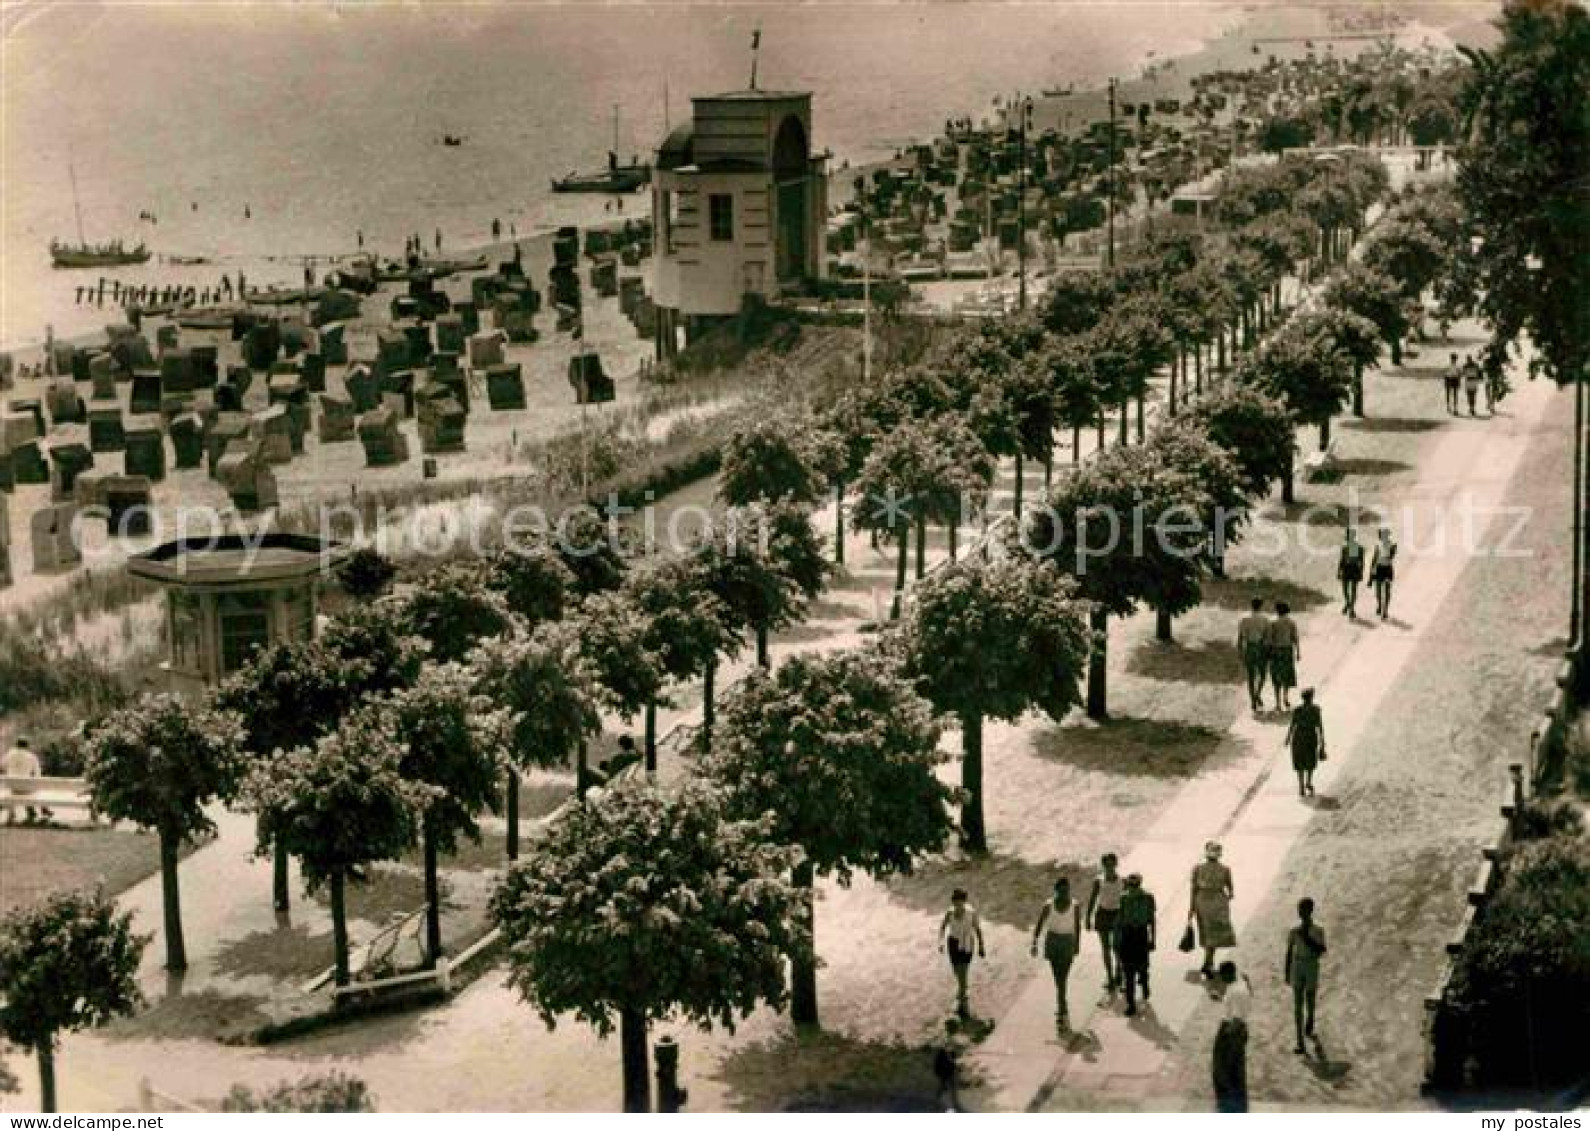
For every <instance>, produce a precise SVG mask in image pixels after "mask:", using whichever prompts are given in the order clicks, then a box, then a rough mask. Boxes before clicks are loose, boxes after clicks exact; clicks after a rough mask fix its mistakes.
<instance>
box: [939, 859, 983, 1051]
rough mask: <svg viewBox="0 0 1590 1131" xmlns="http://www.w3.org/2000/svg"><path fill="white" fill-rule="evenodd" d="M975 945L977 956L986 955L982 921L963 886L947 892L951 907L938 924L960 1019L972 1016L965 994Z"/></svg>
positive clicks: (940, 941)
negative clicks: (968, 900)
mask: <svg viewBox="0 0 1590 1131" xmlns="http://www.w3.org/2000/svg"><path fill="white" fill-rule="evenodd" d="M974 945H975V946H976V948H977V955H978V957H979V958H987V957H988V951H987V949H986V948H985V947H984V946H983V924H982V921H981V920H980V919H979V918H978V916H977V908H975V907H973V906H972V905H971V904H970V903H968V902H967V896H966V889H965V888H956V889H955V890H954V891H952V892H951V893H950V909H949V910H948V911H946V912H945V913H944V918H943V920H942V921H941V922H940V923H939V949H940V950H942V951H944V953H945V954H947V955H949V959H950V970H951V972H952V973H954V975H955V1013H956V1015H957V1016H959V1017H960V1018H961V1020H963V1021H969V1020H971V1017H972V1006H971V1001H970V999H969V998H968V996H967V975H968V974H969V973H970V972H971V969H972V947H973V946H974Z"/></svg>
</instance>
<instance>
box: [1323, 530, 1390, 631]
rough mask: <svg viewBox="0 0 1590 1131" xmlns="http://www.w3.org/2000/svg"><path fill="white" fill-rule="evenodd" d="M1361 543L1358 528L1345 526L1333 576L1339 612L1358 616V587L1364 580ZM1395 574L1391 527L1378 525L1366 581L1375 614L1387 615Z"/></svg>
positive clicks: (1348, 616) (1379, 615)
mask: <svg viewBox="0 0 1590 1131" xmlns="http://www.w3.org/2000/svg"><path fill="white" fill-rule="evenodd" d="M1364 558H1365V553H1364V546H1363V543H1361V542H1360V541H1359V540H1358V531H1357V530H1355V529H1354V528H1353V527H1352V526H1350V525H1349V526H1348V527H1347V530H1346V532H1345V534H1344V535H1343V536H1342V549H1341V555H1340V557H1339V559H1338V560H1337V564H1336V579H1337V580H1338V581H1340V582H1341V586H1342V615H1343V616H1344V617H1347V618H1348V619H1350V620H1356V619H1357V618H1358V586H1359V585H1360V584H1361V583H1362V582H1363V580H1364ZM1396 577H1397V543H1396V540H1395V539H1393V538H1392V536H1391V530H1390V529H1389V528H1388V527H1384V526H1382V527H1381V528H1380V530H1379V531H1378V532H1377V533H1376V535H1375V548H1374V551H1373V552H1372V553H1371V554H1370V555H1369V583H1370V584H1371V585H1373V586H1374V587H1375V615H1376V616H1377V617H1379V618H1380V619H1381V620H1385V619H1386V618H1387V617H1389V616H1390V615H1391V586H1392V582H1394V581H1395V580H1396Z"/></svg>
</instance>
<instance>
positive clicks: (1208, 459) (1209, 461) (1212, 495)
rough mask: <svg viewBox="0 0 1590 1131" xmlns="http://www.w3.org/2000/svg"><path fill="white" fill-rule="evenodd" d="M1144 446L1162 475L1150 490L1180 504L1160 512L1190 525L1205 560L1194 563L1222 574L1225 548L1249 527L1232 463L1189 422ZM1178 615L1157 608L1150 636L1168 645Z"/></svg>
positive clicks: (1167, 428)
mask: <svg viewBox="0 0 1590 1131" xmlns="http://www.w3.org/2000/svg"><path fill="white" fill-rule="evenodd" d="M1149 444H1150V446H1151V447H1152V448H1153V450H1154V454H1155V455H1156V456H1157V457H1158V458H1159V460H1160V463H1161V467H1162V468H1163V471H1162V473H1161V474H1160V476H1159V477H1158V479H1157V482H1156V485H1155V489H1156V490H1157V491H1160V492H1163V493H1164V494H1165V495H1167V496H1173V497H1175V498H1176V499H1177V500H1178V501H1179V508H1178V507H1177V506H1176V505H1175V504H1172V506H1171V507H1168V508H1167V509H1166V512H1165V518H1166V520H1167V521H1168V520H1169V519H1170V518H1171V517H1172V511H1173V510H1175V509H1180V510H1181V511H1183V512H1184V513H1185V514H1186V515H1187V516H1188V518H1189V519H1191V520H1195V523H1196V529H1194V530H1192V531H1190V533H1193V534H1201V535H1202V536H1203V537H1205V538H1207V542H1208V547H1209V549H1208V556H1207V557H1206V558H1201V559H1199V560H1201V561H1205V562H1207V563H1208V567H1209V568H1210V569H1211V570H1218V569H1220V568H1222V566H1221V563H1222V562H1223V560H1224V556H1225V551H1226V547H1227V546H1228V545H1232V544H1234V543H1236V542H1237V541H1238V540H1240V539H1241V537H1242V529H1243V527H1244V526H1246V525H1247V522H1248V494H1247V491H1246V489H1245V483H1244V480H1243V476H1242V473H1241V471H1240V469H1239V468H1238V465H1237V461H1236V459H1235V458H1234V457H1233V456H1232V454H1231V453H1230V452H1229V451H1227V450H1226V449H1225V448H1224V447H1223V446H1222V445H1221V444H1219V443H1218V442H1216V441H1215V439H1214V438H1213V437H1212V436H1210V435H1209V434H1208V433H1207V432H1205V431H1204V430H1203V429H1202V428H1201V427H1199V426H1198V425H1197V424H1196V423H1193V422H1191V421H1175V420H1173V421H1169V422H1167V423H1165V424H1162V425H1161V426H1160V427H1159V428H1157V429H1155V431H1154V434H1153V436H1151V437H1150V439H1149ZM1176 611H1177V610H1174V609H1169V608H1164V607H1160V606H1156V607H1155V609H1154V613H1155V624H1154V635H1155V637H1156V638H1157V639H1158V640H1160V641H1162V642H1165V643H1169V642H1170V639H1171V620H1172V618H1173V616H1174V614H1175V612H1176Z"/></svg>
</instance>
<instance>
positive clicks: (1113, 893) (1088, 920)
mask: <svg viewBox="0 0 1590 1131" xmlns="http://www.w3.org/2000/svg"><path fill="white" fill-rule="evenodd" d="M1117 863H1118V861H1117V859H1116V856H1115V853H1113V852H1106V853H1105V854H1104V856H1103V857H1102V858H1101V859H1100V860H1099V868H1100V872H1099V874H1098V875H1097V876H1095V877H1094V878H1093V888H1092V890H1091V891H1089V892H1088V907H1087V911H1086V912H1085V913H1084V915H1083V923H1084V926H1086V927H1087V928H1088V929H1089V930H1094V931H1097V932H1098V933H1099V952H1100V953H1101V954H1103V955H1104V992H1105V993H1110V994H1113V993H1114V992H1115V987H1116V985H1117V984H1118V983H1119V981H1120V980H1121V979H1120V975H1119V972H1118V971H1117V969H1116V953H1115V925H1116V921H1117V920H1118V919H1119V918H1120V914H1121V893H1122V892H1123V891H1124V890H1125V888H1126V885H1125V883H1124V882H1123V881H1122V880H1121V877H1120V876H1119V875H1117V874H1116V871H1115V866H1116V864H1117Z"/></svg>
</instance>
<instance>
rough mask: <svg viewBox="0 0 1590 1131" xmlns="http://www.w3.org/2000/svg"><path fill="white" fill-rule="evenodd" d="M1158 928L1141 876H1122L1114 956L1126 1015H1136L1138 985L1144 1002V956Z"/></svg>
mask: <svg viewBox="0 0 1590 1131" xmlns="http://www.w3.org/2000/svg"><path fill="white" fill-rule="evenodd" d="M1158 929H1159V909H1158V908H1157V907H1156V906H1155V905H1154V896H1153V895H1152V894H1151V893H1150V892H1146V891H1144V890H1143V877H1142V876H1141V875H1140V874H1138V873H1137V872H1133V873H1132V874H1131V875H1130V876H1127V877H1126V890H1125V891H1123V892H1121V911H1120V915H1119V916H1118V917H1117V919H1116V926H1115V931H1116V935H1115V948H1116V957H1117V958H1118V959H1119V960H1120V970H1121V986H1122V988H1123V989H1124V990H1125V991H1126V1015H1127V1016H1128V1017H1135V1016H1137V991H1138V990H1139V989H1141V990H1142V991H1143V1004H1144V1005H1145V1006H1146V1005H1147V1004H1148V960H1149V956H1150V955H1151V954H1152V953H1153V952H1154V947H1155V945H1156V944H1157V943H1158V941H1159V940H1158V938H1157V937H1156V936H1157V933H1158Z"/></svg>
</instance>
